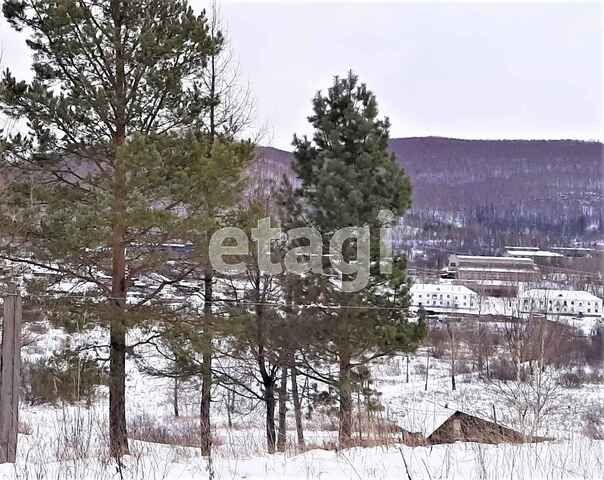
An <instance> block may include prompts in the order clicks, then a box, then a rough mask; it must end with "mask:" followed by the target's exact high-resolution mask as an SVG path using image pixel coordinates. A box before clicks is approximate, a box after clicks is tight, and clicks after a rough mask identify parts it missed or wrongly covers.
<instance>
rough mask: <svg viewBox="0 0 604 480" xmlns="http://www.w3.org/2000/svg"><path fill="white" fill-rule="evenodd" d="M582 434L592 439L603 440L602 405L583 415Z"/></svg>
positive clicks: (603, 421)
mask: <svg viewBox="0 0 604 480" xmlns="http://www.w3.org/2000/svg"><path fill="white" fill-rule="evenodd" d="M583 434H584V435H585V436H586V437H588V438H591V439H592V440H604V406H602V405H600V407H599V408H597V409H594V410H591V411H589V412H587V413H586V414H585V415H583Z"/></svg>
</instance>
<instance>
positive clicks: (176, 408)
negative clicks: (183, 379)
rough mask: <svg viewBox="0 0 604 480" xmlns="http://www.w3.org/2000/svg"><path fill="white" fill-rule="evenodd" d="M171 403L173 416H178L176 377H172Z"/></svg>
mask: <svg viewBox="0 0 604 480" xmlns="http://www.w3.org/2000/svg"><path fill="white" fill-rule="evenodd" d="M172 405H173V407H174V416H175V417H178V416H180V413H179V411H178V378H175V379H174V390H173V392H172Z"/></svg>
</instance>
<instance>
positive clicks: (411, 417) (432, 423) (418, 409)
mask: <svg viewBox="0 0 604 480" xmlns="http://www.w3.org/2000/svg"><path fill="white" fill-rule="evenodd" d="M455 412H457V409H455V408H449V407H446V406H442V405H437V404H435V403H432V402H421V403H419V402H418V403H413V404H411V405H410V406H408V407H407V408H405V407H404V408H403V409H402V411H401V412H400V414H399V415H398V416H397V424H398V426H399V427H401V428H402V429H404V430H406V431H407V432H411V433H421V434H422V435H423V436H424V437H426V438H427V437H429V436H430V435H432V433H434V432H435V431H436V430H437V429H438V427H440V426H441V425H442V424H443V423H445V422H446V421H447V420H448V419H449V418H450V417H451V416H452V415H454V414H455Z"/></svg>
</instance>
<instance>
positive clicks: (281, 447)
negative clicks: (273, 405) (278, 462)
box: [277, 366, 287, 452]
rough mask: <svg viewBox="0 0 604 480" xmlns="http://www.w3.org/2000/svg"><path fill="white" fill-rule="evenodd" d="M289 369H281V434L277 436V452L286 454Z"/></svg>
mask: <svg viewBox="0 0 604 480" xmlns="http://www.w3.org/2000/svg"><path fill="white" fill-rule="evenodd" d="M286 414H287V367H285V366H284V367H282V368H281V383H280V385H279V434H278V435H277V450H278V451H279V452H285V447H286V444H287V417H286Z"/></svg>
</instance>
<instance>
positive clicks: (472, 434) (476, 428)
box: [426, 410, 529, 445]
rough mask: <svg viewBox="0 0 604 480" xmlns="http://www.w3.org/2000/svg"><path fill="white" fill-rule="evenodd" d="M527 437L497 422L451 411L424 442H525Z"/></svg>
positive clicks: (434, 443) (432, 443)
mask: <svg viewBox="0 0 604 480" xmlns="http://www.w3.org/2000/svg"><path fill="white" fill-rule="evenodd" d="M527 441H529V439H528V438H527V437H526V436H525V435H523V434H522V433H520V432H517V431H516V430H512V429H511V428H507V427H504V426H503V425H500V424H498V423H495V422H492V421H490V420H485V419H483V418H479V417H476V416H474V415H470V414H469V413H464V412H461V411H459V410H455V411H452V413H451V415H450V416H449V418H447V419H446V420H445V421H444V423H442V424H441V425H440V426H439V427H438V428H436V430H434V432H432V433H431V434H430V435H429V436H428V437H427V438H426V443H427V444H430V445H438V444H441V443H454V442H476V443H525V442H527Z"/></svg>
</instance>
